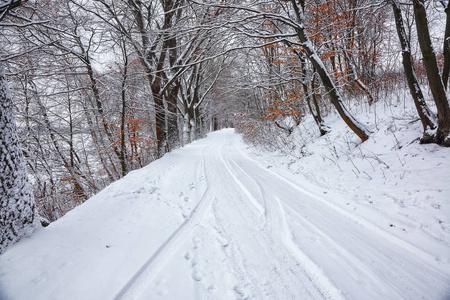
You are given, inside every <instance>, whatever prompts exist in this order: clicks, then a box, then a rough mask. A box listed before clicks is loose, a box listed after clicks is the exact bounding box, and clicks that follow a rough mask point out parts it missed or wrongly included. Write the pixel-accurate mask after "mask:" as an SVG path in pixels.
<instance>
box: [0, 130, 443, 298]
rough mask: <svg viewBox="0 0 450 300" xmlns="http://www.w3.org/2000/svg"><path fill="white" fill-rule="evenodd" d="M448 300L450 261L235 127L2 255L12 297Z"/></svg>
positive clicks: (1, 269) (2, 289)
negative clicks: (273, 158) (372, 218)
mask: <svg viewBox="0 0 450 300" xmlns="http://www.w3.org/2000/svg"><path fill="white" fill-rule="evenodd" d="M30 297H31V298H30ZM449 297H450V269H449V268H448V264H447V263H444V262H440V261H438V260H437V259H436V258H435V257H434V256H433V255H431V254H429V253H428V252H426V251H425V250H423V248H422V247H420V245H413V244H411V243H409V242H406V241H405V240H403V239H401V237H399V236H398V235H392V234H391V233H389V232H388V231H386V230H384V229H381V228H379V227H378V226H375V225H374V224H372V223H370V222H368V221H367V220H366V219H364V218H363V217H361V216H359V215H358V214H356V213H354V212H351V211H349V210H346V209H344V208H342V207H340V206H338V205H337V204H334V203H333V202H332V201H329V200H326V199H324V198H323V197H322V195H320V194H318V193H317V192H314V191H312V190H310V189H308V186H307V185H304V184H302V182H299V181H298V180H297V179H295V178H293V177H292V176H290V175H288V174H287V173H283V172H281V171H279V170H277V171H275V170H273V169H272V168H267V167H265V166H264V165H263V164H261V163H260V162H259V161H258V160H257V159H255V157H253V156H251V155H250V153H249V152H248V150H247V146H246V145H245V144H244V143H243V142H242V140H241V138H240V136H239V135H237V134H235V133H234V131H233V130H231V129H228V130H222V131H220V132H216V133H213V134H210V135H209V136H208V138H206V139H203V140H200V141H197V142H195V143H193V144H192V145H189V146H186V147H184V148H183V149H180V150H177V151H175V152H174V153H171V154H169V155H167V156H165V157H164V158H163V159H161V160H159V161H157V162H155V163H153V164H151V165H149V166H148V167H146V168H144V169H142V170H138V171H136V172H133V173H132V174H130V175H129V176H127V177H126V178H124V179H122V180H120V181H119V182H117V183H115V184H113V185H111V186H110V187H108V188H107V189H105V190H104V191H102V192H101V193H99V194H98V195H97V196H95V197H94V198H93V199H91V200H89V201H88V202H87V203H85V204H84V205H82V206H81V207H79V208H77V209H75V210H74V211H73V212H70V213H69V214H68V215H66V216H65V217H64V218H62V219H61V220H59V221H58V222H55V223H54V224H52V225H51V226H50V227H49V228H47V229H45V230H40V231H39V232H37V233H36V234H35V235H34V236H33V237H31V238H29V239H26V240H24V241H22V242H20V243H19V244H18V245H17V246H15V247H13V248H12V249H11V250H9V251H7V252H6V253H5V254H4V255H3V256H2V257H0V298H1V299H2V300H3V299H46V300H47V299H448V298H449Z"/></svg>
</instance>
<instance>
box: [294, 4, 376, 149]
mask: <svg viewBox="0 0 450 300" xmlns="http://www.w3.org/2000/svg"><path fill="white" fill-rule="evenodd" d="M291 3H292V6H293V7H294V11H295V14H296V16H297V22H298V23H299V25H298V26H296V27H295V30H296V33H297V36H298V39H299V40H300V42H301V43H302V46H303V49H304V51H305V53H306V55H307V57H308V59H309V60H310V61H311V63H312V65H313V66H314V68H315V69H316V71H317V74H319V76H320V79H321V80H322V84H323V86H324V87H325V90H326V91H327V94H328V95H329V96H330V100H331V103H332V104H333V106H334V107H335V108H336V110H337V112H338V114H339V116H340V117H341V118H342V119H343V120H344V122H345V123H346V124H347V126H348V127H349V128H350V129H351V130H352V131H353V132H354V133H355V134H356V135H357V136H358V137H359V138H360V139H361V140H362V141H363V142H364V141H366V140H367V139H368V138H369V130H368V129H366V128H365V126H364V125H363V124H361V123H360V122H358V121H357V120H356V119H355V118H354V117H353V116H352V115H351V114H350V112H349V111H348V110H347V109H346V107H345V106H344V103H343V102H342V96H341V94H340V93H339V91H338V89H337V87H336V86H335V84H334V82H333V79H332V78H331V76H330V74H328V71H327V70H326V68H325V65H324V64H323V62H322V60H321V59H320V57H319V55H318V54H317V52H316V51H315V49H314V47H313V45H312V43H311V41H310V40H309V38H308V36H307V35H306V32H305V26H304V17H303V12H302V11H300V8H299V7H298V5H297V2H296V0H291Z"/></svg>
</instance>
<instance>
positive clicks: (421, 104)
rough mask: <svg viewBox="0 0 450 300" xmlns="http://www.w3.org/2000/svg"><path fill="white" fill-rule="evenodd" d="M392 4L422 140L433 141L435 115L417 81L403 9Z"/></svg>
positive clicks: (404, 66)
mask: <svg viewBox="0 0 450 300" xmlns="http://www.w3.org/2000/svg"><path fill="white" fill-rule="evenodd" d="M391 5H392V10H393V12H394V18H395V25H396V28H397V34H398V38H399V40H400V45H401V47H402V57H403V61H402V62H403V69H404V70H405V77H406V80H407V82H408V87H409V92H410V93H411V96H412V98H413V100H414V105H415V106H416V109H417V113H418V114H419V118H420V121H421V122H422V126H423V131H424V133H423V136H422V139H421V141H422V142H423V143H428V142H432V141H433V136H432V135H430V133H429V132H428V131H429V130H434V129H435V128H436V125H435V123H434V119H435V117H434V114H433V112H432V111H431V110H430V109H429V108H428V106H427V103H426V102H425V98H424V96H423V93H422V89H421V88H420V85H419V82H418V81H417V77H416V73H415V71H414V65H413V59H412V56H411V47H410V42H409V40H408V38H407V35H406V30H405V26H404V24H403V17H402V11H401V10H400V7H399V6H398V4H397V3H396V2H395V1H394V0H392V2H391Z"/></svg>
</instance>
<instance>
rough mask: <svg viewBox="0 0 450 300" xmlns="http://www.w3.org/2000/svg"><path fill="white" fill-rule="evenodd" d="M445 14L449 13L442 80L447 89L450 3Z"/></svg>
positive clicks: (449, 48)
mask: <svg viewBox="0 0 450 300" xmlns="http://www.w3.org/2000/svg"><path fill="white" fill-rule="evenodd" d="M445 14H446V15H447V18H446V21H445V34H444V50H443V53H444V66H443V68H442V81H443V83H444V87H445V89H447V88H448V77H449V75H450V3H448V4H447V7H446V8H445Z"/></svg>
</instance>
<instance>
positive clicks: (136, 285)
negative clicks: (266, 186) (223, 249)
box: [114, 155, 214, 300]
mask: <svg viewBox="0 0 450 300" xmlns="http://www.w3.org/2000/svg"><path fill="white" fill-rule="evenodd" d="M204 157H205V155H202V160H201V163H200V165H201V169H202V173H203V174H204V178H205V181H206V189H205V191H204V192H203V194H202V196H201V198H200V200H199V202H198V203H197V205H196V206H195V207H194V209H193V210H192V211H191V213H190V215H189V216H188V218H187V219H186V220H185V221H184V222H183V223H182V224H181V225H180V226H179V227H178V228H177V229H176V230H175V231H174V232H173V233H172V234H171V235H170V236H169V237H168V238H167V239H166V240H165V241H164V242H163V243H162V244H161V245H160V246H159V248H158V249H157V250H156V251H155V252H154V253H153V254H152V255H151V256H150V257H149V258H148V260H147V261H146V262H145V263H144V264H143V265H142V266H141V268H139V270H138V271H137V272H136V273H135V274H134V275H133V276H132V277H131V278H130V279H129V280H128V282H127V283H126V284H125V285H124V286H123V287H122V288H121V289H120V291H119V292H118V293H117V294H116V295H115V297H114V300H132V299H136V298H138V297H139V296H141V294H142V293H143V292H144V291H145V288H146V287H148V286H149V284H150V283H151V282H152V281H153V280H154V279H155V277H156V276H157V275H158V274H159V273H160V272H161V270H162V269H163V267H164V266H165V265H166V263H167V262H168V260H169V259H170V257H172V256H173V255H174V254H175V253H176V251H177V250H178V249H179V248H180V247H181V245H182V244H183V243H184V242H185V241H186V239H187V238H188V237H189V236H190V235H189V233H190V232H192V231H193V229H194V227H195V225H196V224H198V222H197V221H199V220H201V219H202V218H203V216H204V215H205V214H206V213H207V212H208V211H209V208H210V207H211V204H212V202H213V201H214V198H213V196H212V195H210V192H209V185H208V182H207V177H206V172H205V161H204Z"/></svg>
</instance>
